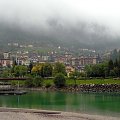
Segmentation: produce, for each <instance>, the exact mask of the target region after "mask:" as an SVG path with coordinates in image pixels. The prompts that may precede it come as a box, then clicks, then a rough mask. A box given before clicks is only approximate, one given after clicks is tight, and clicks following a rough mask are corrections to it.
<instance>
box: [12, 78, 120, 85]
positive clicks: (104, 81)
mask: <svg viewBox="0 0 120 120" xmlns="http://www.w3.org/2000/svg"><path fill="white" fill-rule="evenodd" d="M11 83H12V85H17V84H18V81H11ZM74 84H75V81H74V80H73V79H67V80H66V85H74ZM76 84H77V85H82V84H120V80H114V79H89V80H76ZM19 85H20V86H24V85H25V81H19ZM43 85H45V86H46V85H54V82H53V79H44V81H43Z"/></svg>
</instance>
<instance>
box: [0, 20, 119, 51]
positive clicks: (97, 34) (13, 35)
mask: <svg viewBox="0 0 120 120" xmlns="http://www.w3.org/2000/svg"><path fill="white" fill-rule="evenodd" d="M47 24H48V26H49V29H47V30H43V29H41V28H37V29H36V28H35V27H26V28H22V27H21V26H19V24H18V25H17V24H13V25H12V24H8V23H3V22H2V23H0V43H1V44H7V43H10V42H18V43H20V44H23V43H32V44H37V45H40V46H42V45H43V46H46V47H47V46H48V45H50V44H51V45H53V46H59V45H62V46H64V47H66V46H67V47H75V48H76V47H82V48H86V47H87V48H94V49H103V48H104V49H106V48H116V47H118V46H119V45H120V42H119V38H118V37H114V36H112V35H111V34H110V33H109V32H108V31H109V29H108V28H106V27H105V26H100V25H98V24H87V23H78V24H77V27H75V26H74V27H73V26H67V25H62V24H61V23H59V21H57V20H55V19H50V20H48V21H47Z"/></svg>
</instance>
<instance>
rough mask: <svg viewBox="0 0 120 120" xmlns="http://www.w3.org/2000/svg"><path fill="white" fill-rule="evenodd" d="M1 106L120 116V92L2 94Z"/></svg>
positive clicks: (0, 98)
mask: <svg viewBox="0 0 120 120" xmlns="http://www.w3.org/2000/svg"><path fill="white" fill-rule="evenodd" d="M0 106H1V107H13V108H35V109H45V110H58V111H70V112H80V113H88V114H101V115H110V116H120V94H103V93H100V94H97V93H95V94H92V93H68V92H41V91H29V92H28V93H27V94H25V95H18V96H17V95H13V96H12V95H8V96H7V95H6V96H0Z"/></svg>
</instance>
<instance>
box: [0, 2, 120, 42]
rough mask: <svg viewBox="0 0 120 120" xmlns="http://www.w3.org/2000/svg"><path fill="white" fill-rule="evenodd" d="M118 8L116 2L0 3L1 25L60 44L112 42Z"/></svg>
mask: <svg viewBox="0 0 120 120" xmlns="http://www.w3.org/2000/svg"><path fill="white" fill-rule="evenodd" d="M119 5H120V1H119V0H0V24H5V25H6V26H7V25H8V26H10V27H11V28H12V27H16V28H18V29H20V30H23V31H28V32H30V33H31V34H38V35H44V36H47V37H52V38H54V39H58V40H63V41H64V40H65V41H66V40H72V41H74V40H77V41H80V42H83V43H84V42H91V43H94V42H101V41H103V42H104V41H115V40H118V38H119V36H120V35H119V33H120V32H119V31H120V26H119V25H120V7H119Z"/></svg>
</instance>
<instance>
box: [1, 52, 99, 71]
mask: <svg viewBox="0 0 120 120" xmlns="http://www.w3.org/2000/svg"><path fill="white" fill-rule="evenodd" d="M100 61H101V59H100V57H99V56H98V55H95V56H90V55H89V56H83V55H81V56H74V55H73V54H70V53H68V52H65V53H62V54H58V53H57V52H48V53H47V54H41V53H40V54H38V53H34V52H28V51H24V52H21V51H20V52H16V54H12V53H10V52H5V53H0V66H1V67H9V66H12V65H13V64H14V62H16V64H18V65H27V66H28V65H29V64H30V62H32V63H45V62H49V63H55V62H60V63H63V64H65V66H66V71H67V73H70V72H73V71H74V70H78V71H80V72H82V71H84V68H85V65H88V64H97V63H100Z"/></svg>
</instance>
